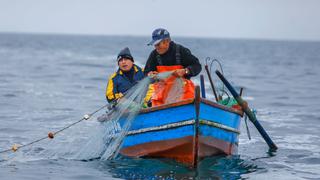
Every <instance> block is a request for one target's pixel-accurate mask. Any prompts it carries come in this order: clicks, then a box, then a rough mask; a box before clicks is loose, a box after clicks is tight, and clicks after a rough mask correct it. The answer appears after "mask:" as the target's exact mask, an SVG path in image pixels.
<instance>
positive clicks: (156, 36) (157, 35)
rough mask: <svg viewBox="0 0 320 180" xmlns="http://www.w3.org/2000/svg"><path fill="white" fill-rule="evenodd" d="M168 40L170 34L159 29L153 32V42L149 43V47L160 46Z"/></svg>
mask: <svg viewBox="0 0 320 180" xmlns="http://www.w3.org/2000/svg"><path fill="white" fill-rule="evenodd" d="M167 38H170V33H169V32H168V31H167V30H166V29H163V28H158V29H156V30H154V31H153V32H152V41H150V42H149V43H148V46H150V45H155V44H158V43H159V42H161V41H162V40H164V39H167Z"/></svg>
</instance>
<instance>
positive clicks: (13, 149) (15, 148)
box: [11, 144, 19, 152]
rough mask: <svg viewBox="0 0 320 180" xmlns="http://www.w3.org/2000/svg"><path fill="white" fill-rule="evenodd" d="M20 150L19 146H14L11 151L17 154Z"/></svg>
mask: <svg viewBox="0 0 320 180" xmlns="http://www.w3.org/2000/svg"><path fill="white" fill-rule="evenodd" d="M18 149H19V146H18V144H14V145H13V146H12V148H11V150H12V151H13V152H16V151H17V150H18Z"/></svg>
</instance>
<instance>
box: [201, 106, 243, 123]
mask: <svg viewBox="0 0 320 180" xmlns="http://www.w3.org/2000/svg"><path fill="white" fill-rule="evenodd" d="M199 118H200V119H204V120H210V121H213V122H216V123H220V124H223V125H226V126H228V127H232V128H235V129H238V128H239V124H240V116H239V115H238V114H235V113H232V112H228V111H225V110H222V109H219V108H215V107H212V106H210V105H207V104H203V103H201V106H200V117H199Z"/></svg>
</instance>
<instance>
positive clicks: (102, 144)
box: [76, 72, 183, 160]
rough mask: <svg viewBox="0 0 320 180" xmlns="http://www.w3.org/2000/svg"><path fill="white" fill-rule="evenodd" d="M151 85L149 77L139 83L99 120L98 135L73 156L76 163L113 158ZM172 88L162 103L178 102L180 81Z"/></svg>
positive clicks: (178, 79) (165, 76)
mask: <svg viewBox="0 0 320 180" xmlns="http://www.w3.org/2000/svg"><path fill="white" fill-rule="evenodd" d="M171 74H172V72H164V73H159V74H158V75H157V77H156V78H157V80H159V81H161V80H163V79H166V78H168V77H169V76H171ZM152 81H153V79H152V78H149V77H146V78H144V79H143V80H141V81H140V82H139V83H137V84H136V85H135V86H133V87H132V88H131V89H130V90H129V91H128V92H127V93H126V94H125V96H124V97H123V98H121V99H120V100H119V101H118V103H117V105H116V106H115V108H114V109H112V110H111V111H109V112H108V113H107V114H105V115H103V116H102V117H100V121H103V122H101V127H100V129H99V131H97V133H96V134H95V136H94V137H92V138H90V140H89V141H88V143H87V144H86V145H85V146H84V147H83V148H82V149H81V150H80V151H79V153H77V155H76V158H77V159H92V158H95V157H100V158H101V159H102V160H107V159H112V158H115V157H117V155H118V153H119V150H120V148H121V145H122V142H123V139H124V138H125V136H126V134H127V133H128V131H129V129H130V127H131V124H132V122H133V120H134V118H135V117H136V116H137V115H138V113H139V111H140V110H141V108H142V106H143V103H144V98H145V95H146V92H147V90H148V88H149V85H150V83H151V82H152ZM172 87H173V88H171V90H170V92H169V94H168V97H167V100H166V103H172V102H176V101H179V100H180V97H181V94H182V93H183V89H182V88H183V80H182V79H181V78H176V79H175V82H174V85H173V86H172ZM102 119H104V120H102Z"/></svg>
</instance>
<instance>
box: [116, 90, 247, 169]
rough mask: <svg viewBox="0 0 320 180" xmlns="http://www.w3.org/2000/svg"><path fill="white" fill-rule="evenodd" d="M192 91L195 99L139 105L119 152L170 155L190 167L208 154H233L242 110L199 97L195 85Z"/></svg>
mask: <svg viewBox="0 0 320 180" xmlns="http://www.w3.org/2000/svg"><path fill="white" fill-rule="evenodd" d="M196 92H197V93H196V97H195V99H187V100H184V101H181V102H177V103H172V104H166V105H162V106H157V107H152V108H147V109H143V110H142V111H141V112H140V113H139V114H138V115H137V116H136V117H135V119H134V120H133V121H132V124H131V127H130V129H129V132H128V133H127V135H126V137H125V138H124V140H123V144H122V146H121V149H120V153H121V154H122V155H124V156H129V157H152V158H172V159H175V160H176V161H178V162H181V163H184V164H187V165H190V166H194V167H195V166H197V164H198V162H199V161H200V160H201V159H203V158H205V157H208V156H215V155H221V154H224V155H231V154H236V153H237V149H238V142H239V133H240V131H239V125H240V119H241V116H242V115H243V112H242V111H240V110H237V109H234V108H229V107H226V106H223V105H221V104H218V103H215V102H212V101H209V100H207V99H204V98H200V92H199V88H198V89H196ZM120 124H121V121H120Z"/></svg>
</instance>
